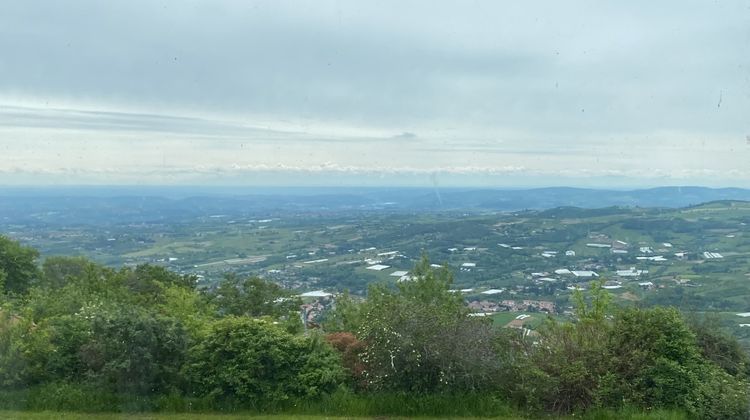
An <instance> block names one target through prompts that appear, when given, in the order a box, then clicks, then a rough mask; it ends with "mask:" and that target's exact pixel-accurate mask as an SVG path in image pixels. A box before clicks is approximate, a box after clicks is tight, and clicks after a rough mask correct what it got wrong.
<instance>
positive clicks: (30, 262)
mask: <svg viewBox="0 0 750 420" xmlns="http://www.w3.org/2000/svg"><path fill="white" fill-rule="evenodd" d="M38 257H39V252H38V251H37V250H36V249H34V248H30V247H25V246H22V245H21V244H20V243H18V242H17V241H14V240H11V239H8V238H6V237H5V236H2V235H0V279H2V280H3V281H2V285H3V289H4V292H5V293H12V294H24V293H26V292H27V291H28V289H29V288H30V287H31V286H32V285H33V284H34V283H35V282H36V281H37V279H38V278H39V268H38V267H37V265H36V259H37V258H38ZM2 273H4V274H2Z"/></svg>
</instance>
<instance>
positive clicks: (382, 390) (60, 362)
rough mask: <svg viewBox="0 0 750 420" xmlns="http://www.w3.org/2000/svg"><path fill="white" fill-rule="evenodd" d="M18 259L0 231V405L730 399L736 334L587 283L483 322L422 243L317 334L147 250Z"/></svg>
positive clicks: (739, 373)
mask: <svg viewBox="0 0 750 420" xmlns="http://www.w3.org/2000/svg"><path fill="white" fill-rule="evenodd" d="M36 258H37V254H36V252H35V251H34V250H30V249H28V248H24V247H22V246H20V245H18V244H17V243H15V242H13V241H10V240H7V239H4V238H1V237H0V279H1V280H2V286H3V291H4V292H3V293H2V295H0V296H1V297H0V401H2V404H5V405H3V406H0V408H16V409H17V408H32V407H33V408H38V409H68V410H70V409H83V410H104V409H112V408H119V409H141V410H151V409H162V410H195V409H222V408H233V409H234V408H244V409H255V410H260V411H273V410H286V411H287V412H306V411H305V410H307V412H310V411H311V412H323V413H326V414H335V413H339V414H351V413H361V414H362V415H377V414H400V415H415V414H419V413H421V414H432V415H439V414H443V415H466V414H474V415H490V414H507V413H509V411H508V410H509V409H508V407H510V406H515V407H516V408H517V409H519V410H522V411H524V412H527V413H529V412H530V413H538V412H542V411H544V412H553V413H569V412H582V411H591V410H607V409H615V410H634V409H635V410H650V411H654V410H657V411H658V410H678V411H682V412H685V413H688V414H689V415H691V416H694V417H698V418H717V419H718V418H746V417H747V414H748V403H749V401H748V383H747V379H748V373H749V371H750V363H749V362H748V357H747V355H746V354H745V352H744V350H743V349H742V348H741V347H739V345H738V344H737V342H736V340H734V339H733V338H731V337H729V336H727V335H724V334H723V333H721V332H719V330H718V329H717V328H715V327H714V326H712V325H711V324H709V323H707V322H704V321H700V322H697V321H693V322H691V323H687V322H686V321H685V320H684V319H683V317H682V315H681V314H680V313H678V312H677V311H676V310H674V309H667V308H660V307H656V308H652V309H635V308H626V309H620V310H612V308H611V307H610V305H609V304H608V296H609V295H608V294H607V293H606V291H605V290H603V289H601V288H597V287H594V288H592V291H591V293H590V295H589V296H588V297H587V298H584V296H582V295H577V296H576V306H577V310H576V317H575V320H574V321H573V322H555V321H553V320H552V319H550V320H548V321H547V322H546V323H545V324H544V325H542V327H540V328H538V329H537V331H534V332H532V333H529V332H528V331H526V332H522V331H521V330H511V329H498V328H495V327H493V326H492V324H491V323H490V322H488V320H487V319H484V318H481V317H472V316H469V313H468V311H467V309H466V306H465V304H464V302H463V300H462V298H461V296H460V294H457V293H452V292H450V290H449V289H450V286H451V282H452V275H451V273H450V272H449V271H448V270H447V269H446V268H440V269H433V268H432V267H431V266H430V264H429V262H428V261H427V259H426V258H423V260H422V261H421V262H420V263H418V264H417V266H416V267H415V269H414V270H413V272H412V274H413V275H414V279H413V280H412V281H405V282H401V283H398V284H397V286H396V287H388V286H385V285H375V286H372V287H371V288H370V290H369V292H368V299H367V300H365V301H363V302H358V301H355V300H353V299H352V298H350V297H349V296H348V295H344V296H343V297H340V298H339V299H338V300H337V303H336V307H335V309H334V310H333V311H332V312H331V313H329V314H328V316H327V317H326V322H324V330H326V331H328V332H329V334H328V335H327V336H323V335H322V334H321V332H320V331H313V332H309V331H308V332H305V333H303V332H302V326H301V322H300V320H299V317H298V314H297V313H296V309H297V308H298V306H299V300H298V299H296V298H294V297H293V296H292V295H291V294H290V293H289V292H288V291H285V290H283V289H281V288H280V287H278V286H276V285H274V284H272V283H268V282H265V281H263V280H261V279H257V278H253V279H240V278H237V277H232V276H230V277H228V278H227V280H226V281H225V282H224V283H223V284H222V285H221V286H220V287H219V288H217V290H215V291H213V292H200V291H197V290H194V288H193V285H194V279H193V278H191V277H189V276H179V275H176V274H174V273H171V272H169V271H167V270H165V269H163V268H160V267H154V266H140V267H137V268H135V269H130V268H123V269H120V270H113V269H109V268H105V267H101V266H99V265H96V264H93V263H91V262H89V261H87V260H85V259H82V258H63V257H56V258H50V259H48V260H47V261H45V263H44V264H43V266H42V268H41V269H39V268H38V266H37V262H36ZM461 401H463V402H466V401H470V402H471V403H470V404H468V405H467V404H465V403H461ZM295 410H296V411H295Z"/></svg>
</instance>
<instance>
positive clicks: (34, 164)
mask: <svg viewBox="0 0 750 420" xmlns="http://www.w3.org/2000/svg"><path fill="white" fill-rule="evenodd" d="M746 14H747V13H746V2H743V1H741V0H735V1H727V2H721V3H715V2H712V3H694V4H691V5H690V6H689V7H687V6H685V5H683V4H682V3H679V4H678V3H673V2H660V3H654V2H648V1H645V0H644V1H636V2H628V3H622V4H619V3H602V2H590V1H583V0H581V1H574V2H565V3H561V2H554V1H536V0H535V1H533V2H532V3H523V4H521V3H519V4H510V3H499V2H490V1H486V2H485V1H480V2H473V3H471V4H457V3H451V2H432V1H413V2H407V3H404V2H389V1H385V2H381V1H378V2H356V3H349V2H339V1H333V0H332V1H325V0H323V1H310V2H306V1H301V2H299V1H294V2H292V1H282V0H280V1H273V2H256V1H253V2H241V1H228V0H227V1H215V2H203V1H190V2H169V1H167V2H152V1H146V0H134V1H130V2H122V3H111V2H98V1H93V0H83V1H81V2H77V3H76V6H75V7H71V6H70V5H67V4H50V3H49V2H44V1H37V0H29V1H24V2H15V3H12V4H8V5H5V7H4V8H3V13H2V14H0V50H2V51H3V55H2V57H0V97H1V98H2V104H0V168H4V169H2V170H4V171H6V172H5V173H6V174H7V173H8V172H7V171H8V168H17V169H19V170H21V171H42V172H39V173H43V171H44V170H45V169H49V170H53V171H54V170H61V168H69V169H71V171H73V170H76V171H78V172H76V173H77V174H79V175H80V177H81V179H83V180H85V176H84V174H85V173H91V174H92V175H91V176H92V177H93V178H92V179H94V178H95V177H97V176H98V175H96V174H99V172H97V171H102V170H104V169H103V168H111V169H112V171H111V172H106V173H108V174H110V175H108V176H109V177H110V178H109V179H112V180H117V179H118V178H117V176H118V174H130V173H132V172H133V171H140V172H141V173H143V174H150V176H152V177H154V178H153V179H156V180H158V179H159V178H158V176H157V175H154V174H158V173H162V174H165V176H166V174H173V175H170V176H176V175H174V173H175V172H172V169H169V168H176V169H174V171H188V172H189V171H195V173H194V174H195V176H201V174H203V175H206V172H201V171H199V170H197V169H195V168H198V167H203V166H205V167H214V168H221V167H226V166H227V165H232V164H237V165H239V166H240V167H258V168H261V167H268V168H271V167H285V168H291V169H288V171H291V172H295V173H297V172H299V173H303V172H304V171H317V172H321V171H322V170H319V169H317V168H328V169H330V167H334V168H339V169H334V170H333V172H335V173H339V172H340V171H341V169H340V168H358V169H357V170H358V171H383V172H384V173H405V172H404V171H406V172H408V171H409V170H411V169H413V170H414V171H416V172H415V173H419V174H422V173H424V172H429V171H436V170H442V171H445V172H446V173H449V174H458V173H461V174H464V173H466V171H465V170H466V169H471V170H475V171H476V172H477V174H484V173H491V172H492V171H497V173H498V174H501V173H505V172H503V171H504V169H503V168H524V170H519V171H515V172H514V173H518V174H522V173H525V174H527V175H528V176H537V175H538V174H545V175H544V176H550V177H555V176H568V175H565V174H570V175H569V176H579V175H578V174H583V175H580V176H607V174H609V173H612V174H621V175H617V176H623V177H643V176H644V174H646V175H648V176H653V177H662V176H666V177H681V176H683V175H681V174H683V173H688V174H692V175H689V176H696V177H699V176H703V177H706V179H705V182H709V181H710V182H713V180H712V179H711V180H709V179H708V178H717V177H720V178H722V179H726V180H733V179H737V178H738V177H739V178H742V179H744V180H745V181H750V179H748V178H747V176H746V174H745V172H744V169H743V168H744V167H745V165H746V163H744V162H747V160H748V158H750V156H748V149H749V148H748V147H747V146H746V145H744V144H742V139H744V138H745V136H747V135H748V133H750V126H748V120H747V115H748V110H750V97H748V96H747V95H746V92H747V88H748V84H747V83H748V82H747V72H748V69H749V68H750V61H749V60H750V59H748V58H747V57H750V41H748V38H747V22H746ZM134 28H137V30H135V29H134ZM720 96H721V99H722V104H721V107H717V102H718V99H719V97H720ZM21 142H22V143H21ZM461 168H463V169H461ZM394 171H395V172H394ZM586 171H588V172H586ZM701 171H703V172H701ZM323 172H324V171H323ZM35 173H36V172H35ZM212 173H213V172H212ZM217 173H220V172H217ZM661 174H666V175H661ZM700 174H703V175H700ZM122 176H123V177H124V176H125V175H122ZM54 180H55V179H54V177H49V178H48V181H47V182H54ZM143 180H144V182H148V179H146V178H143ZM2 182H3V180H2V179H0V183H2Z"/></svg>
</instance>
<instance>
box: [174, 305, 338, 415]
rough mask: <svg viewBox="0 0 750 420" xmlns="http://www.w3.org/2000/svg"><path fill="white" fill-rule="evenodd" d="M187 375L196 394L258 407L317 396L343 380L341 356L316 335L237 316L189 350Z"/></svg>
mask: <svg viewBox="0 0 750 420" xmlns="http://www.w3.org/2000/svg"><path fill="white" fill-rule="evenodd" d="M186 371H187V374H188V377H189V378H190V379H191V383H192V392H193V393H194V394H196V395H201V396H209V397H213V398H217V399H229V400H239V401H243V402H245V403H247V404H251V405H254V406H256V407H265V406H268V405H271V406H272V405H275V404H280V403H284V402H286V401H290V400H293V399H296V398H305V397H318V396H320V395H322V394H326V393H328V392H331V391H333V390H334V389H335V388H336V387H337V386H338V384H339V383H341V381H342V380H343V369H342V367H341V364H340V360H339V358H338V356H337V355H336V353H335V352H334V351H333V349H332V348H331V347H330V346H329V345H328V344H326V343H325V342H324V341H322V340H320V339H319V338H318V337H315V336H313V337H308V336H294V335H292V334H289V333H288V332H286V331H284V330H283V329H281V328H279V327H278V326H276V325H274V324H273V323H271V322H269V321H266V320H261V319H253V318H248V317H234V316H229V317H226V318H223V319H221V320H219V321H216V322H215V323H214V324H213V326H212V328H211V330H210V332H209V333H208V334H207V336H206V337H205V338H203V339H202V340H201V341H199V342H198V343H197V344H196V345H195V346H194V347H193V348H192V349H191V351H190V359H189V363H188V365H187V368H186Z"/></svg>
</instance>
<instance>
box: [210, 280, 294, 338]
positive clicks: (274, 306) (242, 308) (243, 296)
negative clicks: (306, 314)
mask: <svg viewBox="0 0 750 420" xmlns="http://www.w3.org/2000/svg"><path fill="white" fill-rule="evenodd" d="M208 298H209V300H210V302H211V303H212V304H214V305H215V306H216V308H217V309H218V311H219V313H220V314H222V315H225V316H226V315H235V316H250V317H270V318H272V319H275V320H284V321H286V324H287V327H288V328H289V329H290V331H295V330H298V329H299V328H301V324H300V320H299V311H300V306H301V305H302V301H301V300H300V298H299V297H297V296H294V295H293V294H292V293H291V292H290V291H288V290H285V289H283V288H282V287H281V286H279V285H278V284H276V283H273V282H270V281H266V280H263V279H262V278H260V277H250V278H248V279H241V278H239V277H238V276H236V275H233V274H230V275H227V276H226V277H225V278H224V281H222V282H221V284H219V287H218V288H217V289H216V290H215V291H214V292H213V293H211V294H210V295H209V296H208Z"/></svg>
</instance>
